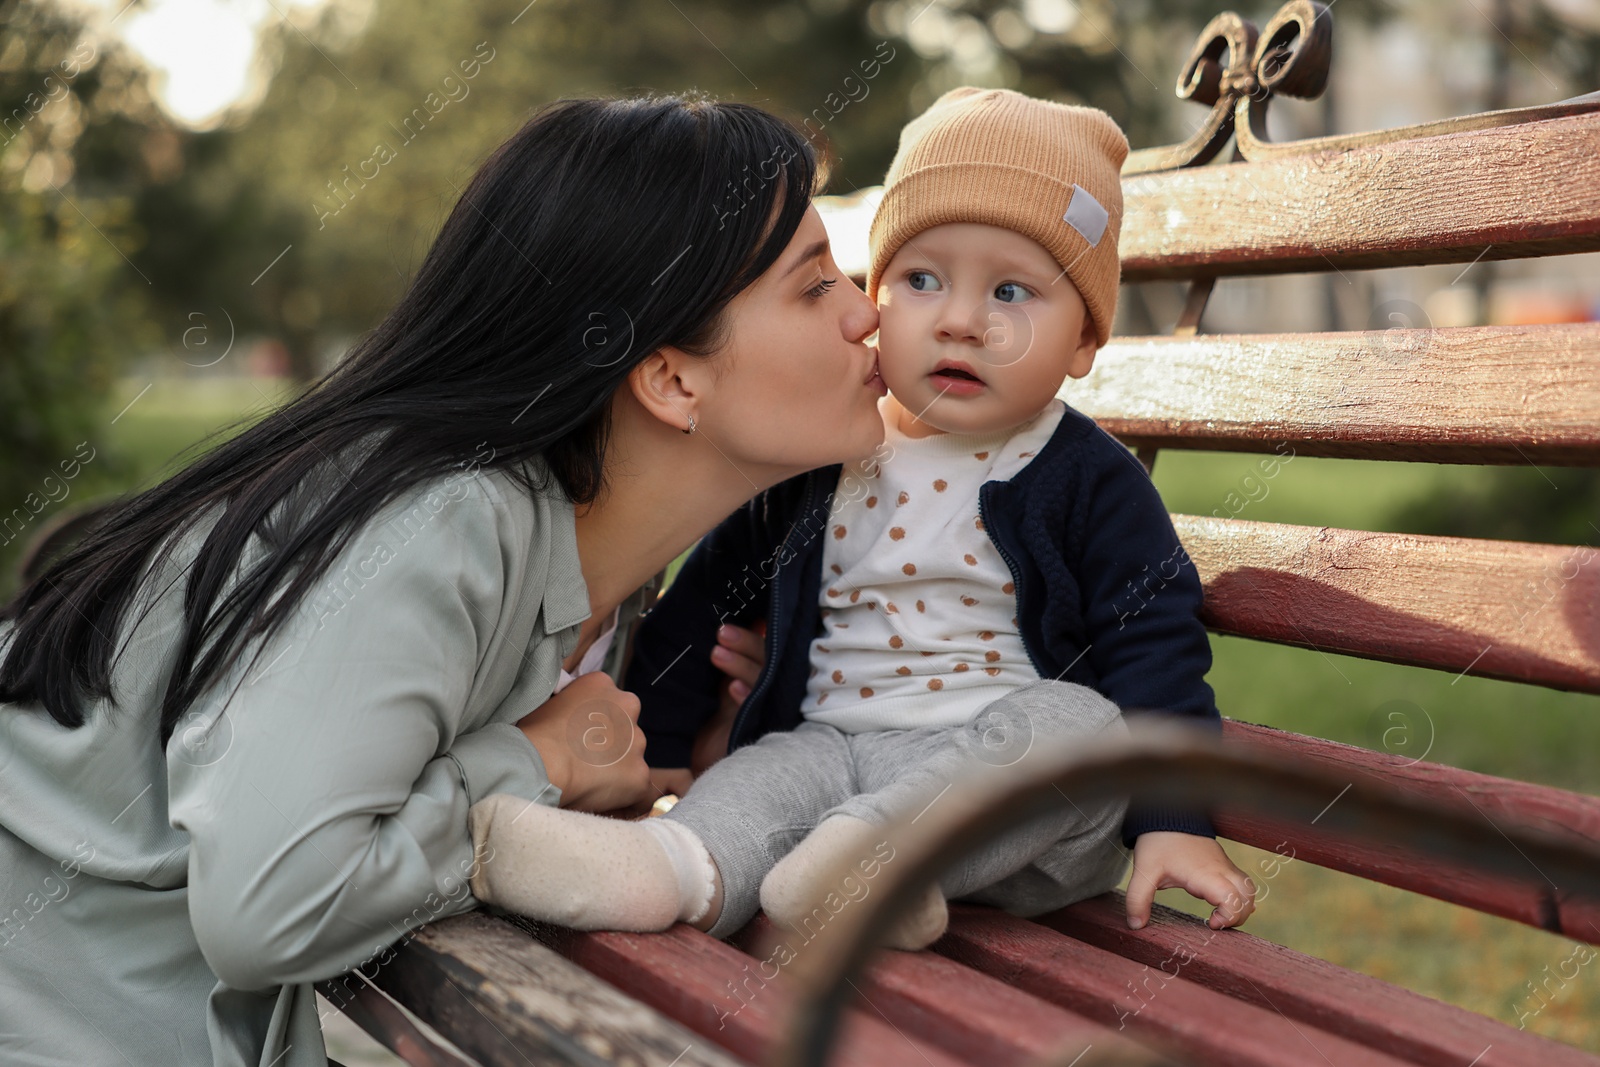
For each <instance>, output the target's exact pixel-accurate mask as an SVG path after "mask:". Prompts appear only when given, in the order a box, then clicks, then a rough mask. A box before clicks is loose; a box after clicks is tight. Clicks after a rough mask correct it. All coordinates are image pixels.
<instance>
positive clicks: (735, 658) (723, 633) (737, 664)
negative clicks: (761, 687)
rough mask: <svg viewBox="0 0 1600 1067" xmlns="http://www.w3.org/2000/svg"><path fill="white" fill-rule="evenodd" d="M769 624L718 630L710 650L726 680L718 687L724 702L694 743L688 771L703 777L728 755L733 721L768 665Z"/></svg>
mask: <svg viewBox="0 0 1600 1067" xmlns="http://www.w3.org/2000/svg"><path fill="white" fill-rule="evenodd" d="M766 636H767V624H766V622H765V621H762V622H758V623H756V625H755V628H754V629H749V630H747V629H745V628H744V627H742V626H733V625H727V624H725V625H723V626H721V627H719V628H718V630H717V644H716V647H715V648H713V649H712V650H711V663H712V665H713V666H715V667H716V668H717V669H718V670H720V671H722V673H723V674H725V675H727V679H726V680H725V681H724V682H722V684H721V685H720V686H718V691H719V692H720V694H721V698H722V699H721V700H720V701H719V703H718V707H717V713H716V715H715V716H713V717H712V719H711V720H710V721H709V722H707V723H706V724H705V725H704V726H702V727H701V728H700V733H699V734H698V735H697V736H696V737H695V739H694V749H693V752H692V754H691V755H690V762H689V767H690V770H691V771H692V773H694V774H695V775H697V776H698V775H700V774H703V773H705V769H706V768H707V767H709V766H711V765H712V764H713V763H715V762H717V760H719V759H721V758H722V757H723V756H726V755H727V754H728V735H729V734H730V733H731V732H732V730H733V720H734V717H735V716H736V715H738V713H739V706H740V705H741V704H743V703H744V700H745V697H747V696H749V695H750V691H751V690H752V689H754V688H755V684H756V679H757V678H759V677H761V669H762V667H764V666H765V665H766V662H767V644H766Z"/></svg>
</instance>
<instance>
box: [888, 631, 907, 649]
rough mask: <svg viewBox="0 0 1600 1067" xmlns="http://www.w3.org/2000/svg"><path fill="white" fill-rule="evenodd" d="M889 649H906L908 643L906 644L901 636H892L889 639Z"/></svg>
mask: <svg viewBox="0 0 1600 1067" xmlns="http://www.w3.org/2000/svg"><path fill="white" fill-rule="evenodd" d="M889 647H890V648H904V647H906V643H905V640H904V639H903V638H901V636H900V635H899V634H892V635H891V636H890V637H889Z"/></svg>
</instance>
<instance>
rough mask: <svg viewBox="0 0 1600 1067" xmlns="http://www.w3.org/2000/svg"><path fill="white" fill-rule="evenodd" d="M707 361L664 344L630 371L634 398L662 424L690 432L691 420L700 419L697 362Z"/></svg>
mask: <svg viewBox="0 0 1600 1067" xmlns="http://www.w3.org/2000/svg"><path fill="white" fill-rule="evenodd" d="M701 362H703V361H702V360H700V359H697V358H696V357H694V356H691V355H689V354H688V353H686V352H684V351H683V350H682V349H678V348H673V347H672V346H671V345H663V346H662V347H660V348H658V349H656V350H655V351H654V352H652V353H650V354H649V355H648V356H645V357H644V359H642V360H640V361H639V363H638V365H637V366H635V367H634V368H633V369H632V370H631V371H629V372H628V388H629V389H631V390H632V391H633V396H634V399H635V400H637V401H638V402H639V405H640V406H641V407H643V408H644V409H645V410H646V411H648V412H649V413H650V414H652V415H654V416H655V417H656V418H657V419H659V420H660V421H661V422H662V423H664V424H665V425H667V426H670V427H672V428H673V429H676V430H683V431H687V430H688V429H689V420H690V419H691V418H692V419H695V420H696V421H698V420H699V404H700V401H701V399H702V397H701V396H699V395H698V391H697V384H698V383H699V381H700V379H701V375H700V374H699V373H698V370H699V368H698V366H697V364H699V363H701Z"/></svg>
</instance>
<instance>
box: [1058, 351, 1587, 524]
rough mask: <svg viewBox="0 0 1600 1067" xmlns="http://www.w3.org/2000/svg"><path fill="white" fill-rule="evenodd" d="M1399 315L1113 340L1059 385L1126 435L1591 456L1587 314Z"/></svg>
mask: <svg viewBox="0 0 1600 1067" xmlns="http://www.w3.org/2000/svg"><path fill="white" fill-rule="evenodd" d="M1385 325H1388V324H1387V323H1386V324H1385ZM1405 325H1406V326H1409V327H1416V328H1412V329H1398V328H1397V329H1393V330H1371V331H1367V332H1355V331H1351V332H1346V333H1305V334H1207V335H1205V336H1200V337H1130V338H1124V339H1120V340H1113V341H1112V342H1111V343H1110V344H1108V345H1107V346H1106V347H1105V348H1103V349H1101V351H1100V354H1099V355H1098V356H1097V357H1096V358H1095V369H1094V373H1092V374H1090V375H1089V376H1088V377H1086V378H1084V379H1082V380H1081V381H1071V380H1069V381H1068V382H1067V383H1066V385H1065V386H1064V387H1063V388H1062V390H1061V394H1060V395H1061V397H1062V399H1063V400H1065V401H1066V402H1067V403H1069V404H1071V405H1072V406H1073V407H1075V408H1077V409H1078V410H1079V411H1082V412H1084V413H1085V414H1087V415H1090V416H1092V417H1093V418H1094V420H1095V421H1096V422H1098V423H1099V424H1100V425H1101V426H1102V427H1103V428H1104V429H1105V430H1106V431H1107V432H1109V433H1112V434H1114V435H1116V436H1117V437H1118V438H1120V439H1122V440H1123V441H1124V442H1125V443H1126V444H1128V445H1129V446H1130V447H1133V448H1179V449H1205V450H1208V451H1239V452H1268V453H1270V452H1272V451H1273V450H1274V449H1283V448H1285V446H1287V448H1292V449H1293V453H1286V454H1293V455H1297V456H1300V455H1304V456H1340V457H1347V458H1370V459H1403V460H1424V461H1429V462H1434V463H1517V464H1525V463H1550V464H1556V465H1563V464H1564V465H1568V466H1577V465H1591V466H1592V465H1596V464H1600V423H1597V422H1596V420H1595V417H1594V413H1595V412H1596V411H1597V410H1600V323H1580V324H1567V325H1541V326H1469V327H1452V328H1441V329H1432V328H1426V327H1427V326H1428V324H1427V323H1426V322H1421V321H1418V322H1410V323H1406V324H1405ZM1224 515H1226V512H1224Z"/></svg>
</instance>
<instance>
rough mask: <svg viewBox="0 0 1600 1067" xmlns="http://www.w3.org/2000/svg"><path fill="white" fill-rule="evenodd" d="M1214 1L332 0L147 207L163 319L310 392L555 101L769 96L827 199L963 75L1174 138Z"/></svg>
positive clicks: (146, 256) (1348, 5)
mask: <svg viewBox="0 0 1600 1067" xmlns="http://www.w3.org/2000/svg"><path fill="white" fill-rule="evenodd" d="M1218 6H1219V5H1218V3H1217V0H1135V2H1132V3H1124V4H1119V5H1116V6H1113V5H1112V4H1111V3H1109V0H1082V2H1081V3H1072V2H1070V0H1003V2H1002V0H949V2H938V0H935V2H931V3H930V2H929V0H782V2H770V0H769V2H764V3H749V2H736V0H701V2H696V3H693V4H691V3H687V2H685V3H669V4H641V3H638V2H636V0H590V2H579V0H537V2H536V3H528V2H527V0H485V2H483V3H474V4H470V5H452V6H449V7H442V6H440V5H435V4H427V3H424V2H423V0H330V2H329V3H328V4H327V5H325V6H324V7H322V8H320V9H317V10H314V11H304V10H299V9H294V10H291V11H290V13H289V14H288V15H287V16H285V17H284V18H283V19H281V20H280V21H279V23H278V24H277V25H276V26H274V27H272V28H270V29H269V31H268V32H267V33H266V35H265V38H264V40H263V47H262V59H261V62H262V65H263V70H264V73H265V75H267V76H269V77H270V83H269V84H268V86H267V88H266V90H265V92H264V94H262V96H261V97H260V99H259V102H257V103H254V104H253V105H252V107H251V109H249V110H241V111H240V112H239V113H238V114H236V115H235V116H234V117H233V118H232V119H231V120H230V121H229V122H228V123H226V124H225V126H224V128H223V129H222V130H219V131H217V132H216V133H212V134H205V135H200V136H197V137H191V138H189V139H188V140H187V142H186V149H185V155H186V157H187V159H186V165H185V167H184V170H183V177H182V178H181V179H180V180H179V181H178V182H176V183H174V184H173V185H171V186H166V187H163V188H162V189H160V190H158V191H156V192H154V193H153V194H152V195H151V197H150V198H149V199H148V200H147V201H146V207H147V209H148V212H149V215H148V217H149V218H151V219H152V224H151V225H150V233H151V239H150V242H149V243H148V245H147V246H146V248H145V250H144V251H143V252H142V253H141V256H142V257H143V258H141V259H140V263H141V265H145V264H146V263H148V265H149V267H150V273H151V274H152V276H153V277H158V278H159V279H173V280H178V279H181V284H178V283H177V282H176V281H174V282H173V284H172V286H171V288H172V290H173V291H174V292H175V293H181V295H182V300H181V301H179V302H178V303H175V304H172V305H171V306H168V307H165V308H164V315H163V321H164V322H168V323H170V324H172V327H173V328H176V327H181V326H183V325H184V324H185V323H186V322H187V321H188V317H189V316H193V315H194V314H196V313H197V312H201V311H209V310H210V309H215V308H228V309H229V312H230V316H231V318H232V320H233V321H234V323H235V325H236V326H237V328H238V329H240V330H246V331H248V330H261V331H264V332H269V333H271V334H273V335H275V336H278V337H280V338H282V339H283V340H284V341H285V343H286V344H287V346H288V348H289V352H290V359H291V365H292V368H293V371H294V373H295V374H296V375H297V376H299V377H301V378H302V379H309V378H310V377H312V376H313V375H314V374H315V373H316V372H317V371H318V370H320V369H321V366H322V364H323V363H324V362H325V360H326V359H327V358H328V355H329V354H330V353H336V352H337V351H338V349H339V348H340V347H342V346H343V345H344V344H346V343H347V342H348V341H349V340H350V339H351V337H352V336H353V335H356V334H359V333H360V332H362V331H364V330H366V329H368V328H370V327H371V326H372V325H373V324H374V323H375V322H376V320H377V319H378V317H379V316H381V314H382V313H383V311H384V310H385V309H386V308H387V307H388V306H390V304H391V303H392V302H393V300H394V299H395V298H396V296H397V295H398V293H399V291H400V289H401V286H402V285H403V283H404V280H405V279H406V277H408V276H409V274H410V272H411V271H412V269H413V268H414V267H415V265H416V262H417V260H418V258H419V257H420V255H421V254H422V251H423V250H424V249H425V248H426V247H427V244H428V242H429V241H430V240H431V238H432V236H433V234H434V232H435V231H436V229H437V227H438V226H439V224H440V223H441V221H442V219H443V217H444V214H445V213H446V211H447V210H448V208H449V206H450V204H452V203H453V202H454V199H455V197H456V195H457V190H459V189H460V188H461V187H462V186H463V184H464V183H465V181H466V180H467V179H468V178H469V177H470V175H471V173H472V171H473V169H474V168H475V167H476V166H477V164H478V163H479V162H480V161H481V160H482V159H483V158H484V156H485V155H486V154H487V153H488V152H489V151H490V150H492V149H493V148H494V147H495V146H496V145H497V144H498V143H499V142H500V141H502V140H503V139H504V138H505V137H506V136H508V135H509V134H510V133H511V132H512V131H513V130H514V129H515V128H516V127H517V125H518V124H519V123H520V122H521V121H522V120H524V119H525V118H526V117H527V116H528V115H529V114H530V113H531V112H532V111H533V109H534V108H536V107H537V106H539V105H540V104H542V103H544V102H546V101H549V100H552V99H556V98H558V97H561V96H580V95H595V94H621V93H628V92H638V91H647V90H653V91H657V92H680V91H685V90H689V89H698V90H701V91H704V92H707V93H710V94H712V95H715V96H717V97H721V98H727V99H738V100H745V101H749V102H752V103H757V104H760V105H762V106H765V107H768V108H770V109H772V110H774V111H778V112H781V113H785V114H787V115H789V116H790V117H791V118H793V119H795V120H796V121H800V122H803V123H804V124H805V126H806V128H807V129H808V130H810V131H811V132H812V134H813V135H814V138H815V139H816V140H817V141H818V142H819V143H820V142H822V141H826V142H828V143H829V144H830V145H831V147H832V150H833V152H834V154H835V156H836V160H837V166H836V169H835V174H834V180H833V183H832V185H831V187H830V191H832V192H849V191H851V190H852V189H855V188H859V187H861V186H865V185H872V184H876V183H877V182H879V181H880V180H881V178H882V175H883V172H884V170H885V168H886V167H887V166H888V163H889V160H890V158H891V157H892V156H893V154H894V150H895V147H896V143H897V140H898V134H899V130H900V128H901V126H902V125H903V124H904V123H905V121H906V120H907V119H909V118H911V117H912V116H914V115H915V114H917V113H918V112H920V111H921V110H922V109H923V108H925V107H926V106H927V104H928V103H929V102H931V101H932V100H933V99H934V97H935V96H937V95H938V94H939V93H940V92H942V91H944V90H945V89H947V88H950V87H953V86H955V85H959V84H979V85H1005V86H1013V87H1016V88H1020V89H1022V90H1023V91H1025V92H1029V93H1033V94H1035V95H1039V96H1045V97H1051V98H1055V99H1062V100H1067V101H1072V102H1086V103H1091V104H1094V105H1096V106H1099V107H1102V108H1104V109H1105V110H1107V111H1108V112H1109V113H1111V115H1112V116H1113V117H1114V118H1116V119H1117V120H1118V121H1119V122H1121V123H1123V125H1124V127H1125V128H1126V129H1127V130H1128V132H1129V136H1130V139H1131V140H1132V141H1133V143H1134V144H1139V145H1145V144H1155V143H1160V142H1162V141H1164V140H1173V139H1177V138H1178V137H1180V136H1181V131H1180V130H1177V129H1174V128H1173V127H1174V126H1175V125H1177V124H1176V123H1174V122H1173V120H1172V111H1173V110H1174V109H1173V106H1172V88H1171V86H1172V83H1173V82H1174V81H1175V80H1176V75H1177V70H1178V66H1179V64H1180V63H1181V62H1182V61H1183V59H1184V57H1185V56H1186V55H1187V53H1188V50H1189V48H1190V47H1191V45H1192V44H1193V41H1194V36H1195V34H1196V33H1197V32H1198V30H1199V28H1200V26H1201V25H1203V24H1204V23H1205V22H1206V21H1207V20H1208V19H1209V18H1210V17H1211V16H1212V15H1213V14H1215V13H1216V10H1217V9H1218ZM1275 9H1276V5H1273V6H1272V8H1271V9H1269V10H1266V11H1264V12H1262V13H1258V14H1257V17H1259V18H1263V19H1264V18H1265V17H1267V16H1269V15H1270V14H1271V11H1272V10H1275ZM1386 10H1387V9H1386V8H1384V7H1383V6H1382V3H1381V0H1344V3H1343V4H1342V5H1341V14H1343V12H1346V11H1348V12H1350V13H1351V14H1352V15H1353V16H1357V17H1372V16H1374V15H1378V14H1382V13H1383V12H1384V11H1386ZM469 71H470V75H469V73H468V72H469ZM1197 112H1198V109H1197ZM185 213H187V215H186V218H187V224H186V225H171V226H168V225H160V224H155V222H154V220H157V219H173V220H174V221H176V220H177V219H178V217H179V216H183V215H185ZM141 217H146V212H145V211H141ZM280 254H282V256H281V259H280V258H278V257H279V256H280ZM269 263H270V264H272V266H271V268H270V270H265V268H267V265H268V264H269ZM263 270H265V274H264V275H262V276H261V277H259V279H257V275H258V274H259V273H260V272H262V271H263ZM252 279H256V280H252ZM157 285H158V288H161V287H163V286H164V283H163V282H162V281H160V280H158V282H157ZM174 340H176V339H175V338H174Z"/></svg>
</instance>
